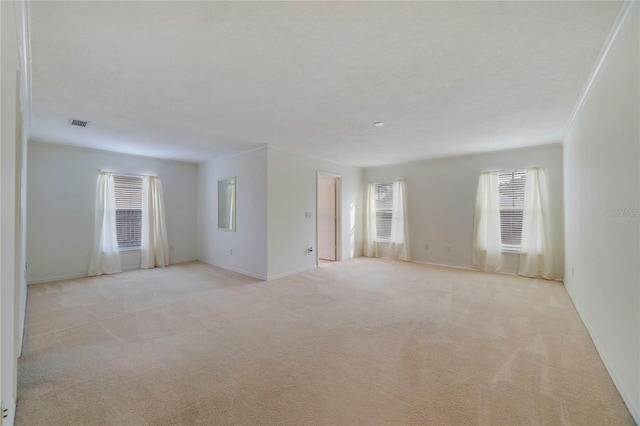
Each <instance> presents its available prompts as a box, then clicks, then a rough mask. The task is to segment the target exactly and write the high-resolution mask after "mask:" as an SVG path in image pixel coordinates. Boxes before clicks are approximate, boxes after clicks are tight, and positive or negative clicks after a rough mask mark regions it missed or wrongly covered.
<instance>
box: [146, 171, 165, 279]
mask: <svg viewBox="0 0 640 426" xmlns="http://www.w3.org/2000/svg"><path fill="white" fill-rule="evenodd" d="M140 259H141V261H140V267H141V268H143V269H149V268H154V267H156V266H159V267H163V266H167V265H169V240H168V238H167V225H166V222H165V215H164V195H163V193H162V183H161V182H160V179H159V178H157V177H154V176H145V177H144V178H143V181H142V241H141V247H140Z"/></svg>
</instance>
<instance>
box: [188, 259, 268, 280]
mask: <svg viewBox="0 0 640 426" xmlns="http://www.w3.org/2000/svg"><path fill="white" fill-rule="evenodd" d="M198 261H199V262H202V263H206V264H207V265H211V266H215V267H216V268H221V269H226V270H227V271H231V272H236V273H238V274H242V275H246V276H248V277H251V278H257V279H259V280H262V281H267V277H266V276H264V275H259V274H254V273H253V272H248V271H244V270H242V269H238V268H232V267H230V266H228V265H223V264H221V263H218V262H214V261H213V260H209V259H203V258H198Z"/></svg>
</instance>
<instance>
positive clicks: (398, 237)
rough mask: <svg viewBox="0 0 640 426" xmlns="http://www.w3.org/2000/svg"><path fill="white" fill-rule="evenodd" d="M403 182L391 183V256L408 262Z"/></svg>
mask: <svg viewBox="0 0 640 426" xmlns="http://www.w3.org/2000/svg"><path fill="white" fill-rule="evenodd" d="M406 198H407V197H406V188H405V184H404V180H398V181H396V182H394V183H393V209H392V214H391V256H392V257H394V258H397V259H400V260H405V261H409V260H410V258H411V255H410V253H409V221H408V219H407V200H406Z"/></svg>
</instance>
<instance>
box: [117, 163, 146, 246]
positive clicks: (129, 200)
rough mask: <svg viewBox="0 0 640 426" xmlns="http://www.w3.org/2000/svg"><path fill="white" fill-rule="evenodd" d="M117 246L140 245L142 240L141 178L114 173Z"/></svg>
mask: <svg viewBox="0 0 640 426" xmlns="http://www.w3.org/2000/svg"><path fill="white" fill-rule="evenodd" d="M113 182H114V191H115V195H116V231H117V234H118V247H120V248H127V247H140V244H141V241H142V178H141V177H137V176H122V175H114V176H113Z"/></svg>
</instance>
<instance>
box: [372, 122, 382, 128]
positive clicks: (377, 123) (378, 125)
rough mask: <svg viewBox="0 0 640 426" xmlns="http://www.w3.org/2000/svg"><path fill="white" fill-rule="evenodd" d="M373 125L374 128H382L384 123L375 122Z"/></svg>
mask: <svg viewBox="0 0 640 426" xmlns="http://www.w3.org/2000/svg"><path fill="white" fill-rule="evenodd" d="M373 125H374V126H376V127H382V126H384V123H383V122H382V121H376V122H375V123H373Z"/></svg>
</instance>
